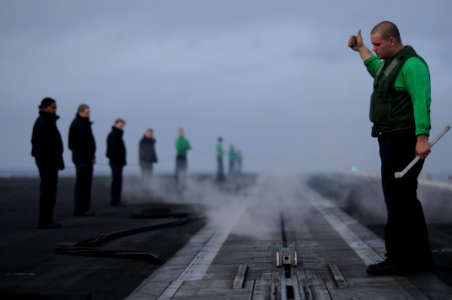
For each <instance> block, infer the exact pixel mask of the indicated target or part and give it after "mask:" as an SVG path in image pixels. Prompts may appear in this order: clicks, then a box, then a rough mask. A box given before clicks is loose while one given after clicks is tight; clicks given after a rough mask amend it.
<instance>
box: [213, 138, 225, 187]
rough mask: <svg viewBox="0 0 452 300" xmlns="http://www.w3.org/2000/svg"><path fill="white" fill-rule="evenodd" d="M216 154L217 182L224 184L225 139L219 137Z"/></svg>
mask: <svg viewBox="0 0 452 300" xmlns="http://www.w3.org/2000/svg"><path fill="white" fill-rule="evenodd" d="M215 153H216V157H217V182H222V181H223V180H224V164H223V156H224V149H223V138H222V137H219V138H218V141H217V145H216V146H215Z"/></svg>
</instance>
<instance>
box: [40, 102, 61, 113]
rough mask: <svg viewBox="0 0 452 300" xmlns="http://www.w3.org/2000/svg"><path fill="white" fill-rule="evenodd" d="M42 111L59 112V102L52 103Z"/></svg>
mask: <svg viewBox="0 0 452 300" xmlns="http://www.w3.org/2000/svg"><path fill="white" fill-rule="evenodd" d="M42 111H43V112H46V113H51V114H56V112H57V104H56V102H54V103H52V104H50V105H49V106H47V107H44V108H43V109H42Z"/></svg>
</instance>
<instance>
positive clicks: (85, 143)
mask: <svg viewBox="0 0 452 300" xmlns="http://www.w3.org/2000/svg"><path fill="white" fill-rule="evenodd" d="M91 124H92V122H91V121H90V120H89V118H82V117H80V115H79V114H77V115H76V116H75V119H74V121H72V123H71V127H70V128H69V149H70V150H71V151H72V161H73V162H74V164H76V165H77V164H92V162H93V160H95V159H96V156H95V153H96V141H95V140H94V136H93V131H92V129H91Z"/></svg>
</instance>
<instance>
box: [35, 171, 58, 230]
mask: <svg viewBox="0 0 452 300" xmlns="http://www.w3.org/2000/svg"><path fill="white" fill-rule="evenodd" d="M38 169H39V176H40V177H41V185H40V189H39V224H38V225H47V224H50V223H53V213H54V210H55V203H56V197H57V185H58V170H56V169H53V170H52V169H49V168H42V167H38Z"/></svg>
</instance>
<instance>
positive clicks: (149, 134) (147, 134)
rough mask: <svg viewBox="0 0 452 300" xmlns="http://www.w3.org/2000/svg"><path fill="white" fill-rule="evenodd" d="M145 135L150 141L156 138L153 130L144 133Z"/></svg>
mask: <svg viewBox="0 0 452 300" xmlns="http://www.w3.org/2000/svg"><path fill="white" fill-rule="evenodd" d="M144 135H145V136H146V137H147V138H148V139H150V138H152V137H154V134H153V132H152V131H151V130H146V132H145V133H144Z"/></svg>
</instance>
